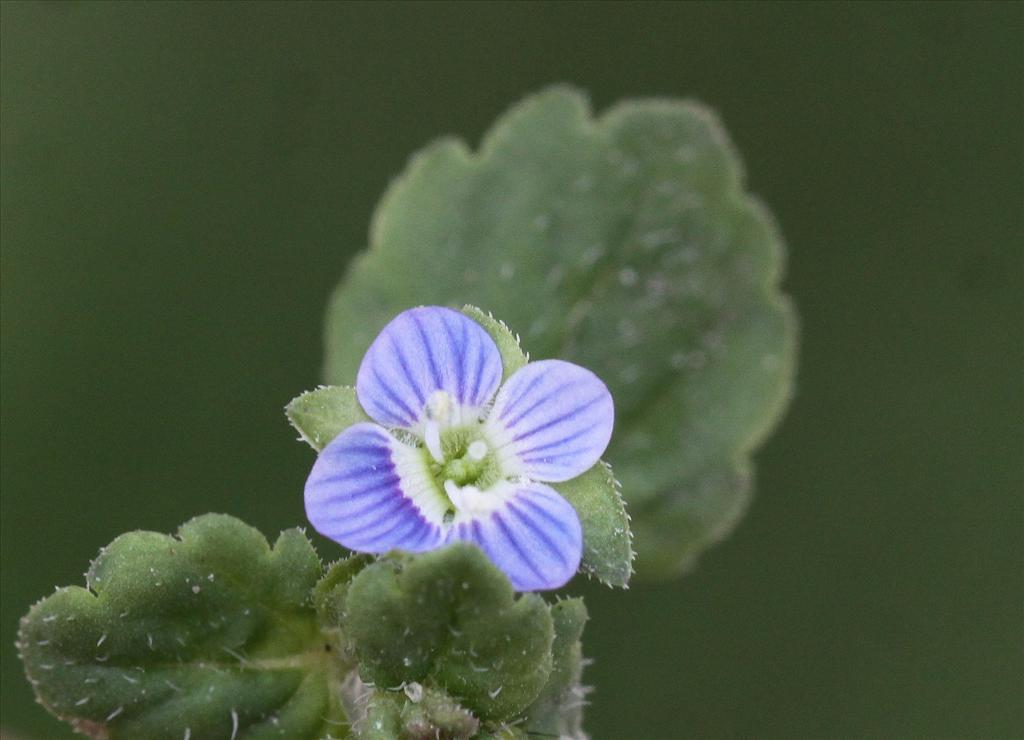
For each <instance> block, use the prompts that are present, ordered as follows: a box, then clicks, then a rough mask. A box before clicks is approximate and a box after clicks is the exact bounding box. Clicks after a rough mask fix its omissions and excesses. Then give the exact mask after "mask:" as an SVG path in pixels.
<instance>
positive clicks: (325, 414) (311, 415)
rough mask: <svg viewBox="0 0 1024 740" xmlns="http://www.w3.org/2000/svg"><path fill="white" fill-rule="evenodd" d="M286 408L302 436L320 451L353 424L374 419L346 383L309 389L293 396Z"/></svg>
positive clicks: (289, 418)
mask: <svg viewBox="0 0 1024 740" xmlns="http://www.w3.org/2000/svg"><path fill="white" fill-rule="evenodd" d="M284 412H285V415H286V416H287V417H288V421H289V422H290V423H291V425H292V426H293V427H295V430H296V431H297V432H298V433H299V436H300V437H301V438H302V440H303V441H304V442H306V443H307V444H308V445H309V446H310V447H312V448H313V449H314V450H316V451H317V452H319V451H320V450H322V449H323V448H324V447H326V446H327V444H328V443H329V442H330V441H331V440H332V439H334V438H335V437H337V436H338V435H339V434H341V432H343V431H344V430H346V429H348V428H349V427H350V426H352V425H353V424H358V423H359V422H361V421H371V419H370V417H369V416H367V415H366V412H365V411H363V407H362V406H360V405H359V399H358V398H356V389H355V388H351V387H349V386H345V385H323V386H320V387H319V388H317V389H316V390H314V391H306V392H305V393H303V394H302V395H300V396H298V397H297V398H294V399H292V401H291V402H290V403H289V404H288V405H287V406H285V407H284Z"/></svg>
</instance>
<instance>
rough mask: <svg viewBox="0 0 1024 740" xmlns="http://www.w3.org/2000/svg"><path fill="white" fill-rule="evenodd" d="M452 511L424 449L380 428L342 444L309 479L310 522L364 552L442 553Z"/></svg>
mask: <svg viewBox="0 0 1024 740" xmlns="http://www.w3.org/2000/svg"><path fill="white" fill-rule="evenodd" d="M448 506H449V504H448V501H447V499H446V498H445V497H444V495H443V494H442V493H441V492H440V491H439V490H438V488H437V484H436V483H435V482H434V480H433V478H432V476H431V475H430V471H429V469H428V467H427V461H426V458H425V457H424V452H423V450H419V449H416V448H414V447H410V446H409V445H406V444H404V443H402V442H400V441H399V440H397V439H395V438H394V437H393V436H392V435H391V433H390V432H388V431H387V430H385V429H383V428H381V427H379V426H377V425H376V424H370V423H365V422H364V423H360V424H355V425H353V426H351V427H349V428H348V429H346V430H345V431H343V432H342V433H341V434H339V435H338V436H337V437H335V438H334V440H333V441H331V443H330V444H328V445H327V446H326V447H325V448H324V449H323V451H322V452H321V453H320V455H319V457H317V459H316V462H315V463H314V464H313V470H312V471H311V472H310V474H309V478H308V479H307V480H306V516H307V518H308V519H309V521H310V523H311V524H312V525H313V527H314V528H315V529H316V531H318V532H319V533H320V534H322V535H324V536H325V537H329V538H330V539H332V540H334V541H335V542H338V543H340V544H342V545H344V546H345V547H347V548H349V549H350V550H355V551H357V552H372V553H381V552H387V551H388V550H393V549H398V550H409V551H411V552H423V551H425V550H431V549H433V548H435V547H438V546H439V545H440V544H441V543H442V542H443V540H444V525H443V522H444V516H445V512H446V511H447V509H448Z"/></svg>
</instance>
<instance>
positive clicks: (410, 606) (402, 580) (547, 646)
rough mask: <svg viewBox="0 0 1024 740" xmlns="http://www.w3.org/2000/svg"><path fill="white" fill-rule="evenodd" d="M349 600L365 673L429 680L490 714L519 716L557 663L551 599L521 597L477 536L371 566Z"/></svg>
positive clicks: (389, 682) (350, 624) (374, 678)
mask: <svg viewBox="0 0 1024 740" xmlns="http://www.w3.org/2000/svg"><path fill="white" fill-rule="evenodd" d="M345 610H346V617H345V619H344V621H343V629H344V630H345V631H346V632H347V633H348V634H349V635H350V636H351V638H352V639H353V641H354V642H355V644H356V651H357V653H358V656H359V661H360V669H359V672H360V676H361V677H362V679H363V681H365V682H367V683H372V684H374V685H375V686H378V687H386V688H392V689H397V688H398V687H401V686H404V685H408V684H410V683H412V682H417V683H424V682H428V681H429V683H430V685H432V686H436V687H438V688H440V689H442V690H444V691H445V692H446V693H448V694H449V695H450V696H453V697H458V698H459V701H460V703H461V704H462V706H464V707H465V708H467V709H469V710H470V711H471V712H473V714H475V715H476V716H477V717H479V718H480V719H481V720H485V721H490V722H495V721H504V720H507V719H511V718H513V717H515V716H516V715H517V714H518V713H519V712H521V711H522V710H524V709H525V708H526V707H527V706H529V705H530V703H531V702H533V701H534V699H536V698H537V696H538V694H539V693H540V691H541V689H542V688H543V687H544V685H545V683H546V682H547V680H548V677H549V675H550V673H551V661H552V658H551V643H552V640H553V637H554V633H553V627H552V622H551V615H550V613H549V610H548V606H547V604H545V603H544V600H543V599H541V598H540V597H539V596H537V595H535V594H524V595H522V596H519V597H516V595H515V594H514V593H513V591H512V586H511V585H510V584H509V582H508V579H507V578H505V576H504V575H502V573H501V571H499V570H498V569H497V568H496V567H495V566H494V565H493V564H492V563H491V562H490V561H489V560H488V559H487V557H486V556H485V555H484V554H483V552H481V551H480V550H479V549H478V548H476V547H475V546H472V545H468V544H454V545H450V546H448V547H445V548H443V549H441V550H435V551H433V552H430V553H426V554H423V555H418V556H407V555H405V556H394V557H390V558H384V559H382V560H380V561H378V562H376V563H374V564H373V565H370V566H368V567H367V568H365V569H364V570H362V571H361V572H360V573H359V575H357V576H356V577H355V578H354V579H353V581H352V584H351V586H350V587H349V589H348V595H347V597H346V603H345Z"/></svg>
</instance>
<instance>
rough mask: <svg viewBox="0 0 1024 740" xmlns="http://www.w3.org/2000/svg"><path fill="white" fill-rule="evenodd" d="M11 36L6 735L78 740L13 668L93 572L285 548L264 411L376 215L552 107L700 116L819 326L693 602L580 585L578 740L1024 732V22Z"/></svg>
mask: <svg viewBox="0 0 1024 740" xmlns="http://www.w3.org/2000/svg"><path fill="white" fill-rule="evenodd" d="M2 14H3V17H2V42H3V43H2V95H0V101H2V109H3V147H2V183H3V190H2V224H3V233H2V237H3V253H2V260H3V261H2V280H3V288H2V298H3V312H2V329H3V335H2V338H3V383H2V393H3V395H2V406H3V427H2V443H3V449H2V455H3V466H2V493H3V497H2V503H3V510H2V528H3V529H2V564H3V585H2V593H3V600H2V622H0V642H2V645H3V673H2V678H3V725H4V726H5V727H6V728H7V730H8V731H10V732H14V733H15V734H19V735H22V736H29V737H40V738H43V737H46V738H50V737H63V735H61V734H60V731H59V728H58V726H57V724H56V723H55V722H54V721H52V720H50V719H49V718H48V717H47V716H46V715H45V714H44V712H43V711H42V710H41V709H40V708H38V707H36V706H35V705H33V704H32V701H31V693H30V691H29V687H28V684H27V683H25V682H24V680H23V679H22V677H21V673H20V667H19V665H18V663H17V660H16V657H15V655H14V650H13V648H12V642H13V640H14V634H15V629H16V623H17V619H18V617H19V616H20V615H21V614H22V613H23V612H24V611H25V610H26V609H27V607H28V605H29V604H30V603H31V602H32V601H34V600H35V599H37V598H39V597H40V596H43V595H44V594H46V593H47V592H49V591H50V590H52V588H53V586H54V584H67V583H80V582H81V573H82V571H83V570H84V569H85V567H86V565H87V563H88V561H89V559H90V558H91V557H93V556H94V555H95V554H96V552H97V549H98V548H99V546H100V545H103V544H105V543H106V542H108V541H109V540H110V539H112V538H113V537H114V536H115V535H117V534H118V533H120V532H122V531H124V530H128V529H133V528H139V527H141V528H151V529H156V530H162V531H170V530H173V529H174V528H175V527H176V526H177V525H178V524H179V523H180V522H182V521H184V520H185V519H187V518H189V517H191V516H192V515H194V514H197V513H200V512H205V511H208V510H216V511H226V512H229V513H232V514H236V515H238V516H240V517H242V518H243V519H245V520H247V521H249V522H251V523H253V524H255V525H257V526H259V527H260V528H262V529H263V530H264V531H265V532H267V533H274V532H276V531H277V530H278V529H280V528H282V527H284V526H290V525H293V524H298V523H302V521H303V512H302V500H301V489H302V484H303V481H304V478H305V475H306V472H307V470H308V468H309V465H310V463H311V460H312V457H311V454H310V451H309V450H308V449H306V448H305V447H304V446H303V445H301V444H298V443H296V442H295V441H294V437H295V435H294V433H293V432H292V431H291V430H290V429H289V428H288V427H287V425H286V424H285V422H284V418H283V416H282V413H281V408H282V406H283V405H284V403H285V402H286V401H288V400H289V399H290V398H291V397H292V396H294V395H295V394H297V393H298V392H300V391H302V390H304V389H307V388H310V387H312V386H314V385H315V384H316V383H317V382H318V380H319V369H320V362H321V324H322V318H323V313H324V308H325V305H326V300H327V296H328V294H329V292H330V290H331V288H332V287H333V286H334V284H335V283H336V281H337V280H338V278H339V277H340V276H341V274H342V272H343V270H344V268H345V265H346V264H347V262H348V260H349V259H350V258H351V256H352V254H353V253H354V252H355V251H356V250H358V249H360V248H361V247H362V245H363V244H364V241H365V234H366V230H367V224H368V221H369V217H370V214H371V212H372V209H373V207H374V204H375V202H376V200H377V198H378V196H379V195H380V194H381V192H382V191H383V189H384V188H385V186H386V185H387V183H388V181H389V179H390V178H391V177H393V176H394V175H396V174H397V173H398V172H399V171H400V170H401V168H402V167H403V164H404V162H405V160H406V158H407V157H408V156H409V155H410V154H411V153H412V152H413V151H414V150H415V149H416V148H418V147H420V146H421V145H423V144H424V143H425V142H427V141H428V140H430V139H432V138H434V137H436V136H438V135H440V134H444V133H456V134H459V135H463V136H465V137H468V138H469V139H470V140H471V141H474V142H475V141H476V140H478V137H479V135H480V134H481V133H482V132H483V130H484V129H485V128H486V127H487V126H488V124H489V123H490V122H491V121H492V120H493V119H494V118H495V116H496V115H498V114H499V113H500V112H501V111H502V110H503V109H504V108H505V107H507V106H508V105H509V104H511V103H512V102H513V101H515V100H516V99H518V98H519V97H520V96H522V95H523V94H524V93H527V92H529V91H532V90H535V89H537V88H538V87H541V86H543V85H544V84H547V83H549V82H553V81H571V82H574V83H576V84H578V85H580V86H582V87H584V88H586V89H587V90H589V92H590V93H591V95H592V97H593V100H594V103H595V105H596V106H598V107H599V108H603V107H605V106H607V105H609V104H611V103H612V102H614V101H616V100H618V99H620V98H623V97H635V96H641V95H668V96H693V97H697V98H700V99H702V100H704V101H705V102H707V103H709V104H710V105H712V106H714V107H715V108H717V109H718V110H719V111H720V113H721V115H722V117H723V118H724V121H725V123H726V125H727V127H728V128H729V130H730V132H731V133H732V136H733V137H734V139H735V141H736V143H737V144H738V146H739V148H740V150H741V151H742V154H743V156H744V158H745V160H746V163H747V166H748V170H749V173H750V184H751V188H752V189H753V190H754V191H755V192H757V193H759V194H760V195H761V196H763V198H764V199H765V200H766V201H767V202H768V204H769V205H770V206H771V208H772V209H773V210H774V212H775V214H776V215H777V217H778V220H779V222H780V223H781V225H782V229H783V232H784V233H785V235H786V237H787V240H788V242H789V244H790V260H789V274H788V278H787V281H786V287H787V289H788V291H790V292H791V293H792V295H793V296H794V297H795V300H796V303H797V305H798V307H799V309H800V312H801V316H802V323H803V336H802V350H801V366H800V376H799V379H798V386H797V394H796V397H795V400H794V403H793V405H792V407H791V409H790V413H789V415H788V416H787V418H786V419H785V421H784V423H783V424H782V426H781V427H780V428H779V430H778V433H777V434H776V435H775V436H774V438H772V440H771V441H770V442H769V443H768V444H767V445H766V446H765V448H764V449H763V450H762V451H761V452H760V454H759V455H758V457H757V460H758V464H759V476H758V489H759V490H758V494H757V497H756V500H755V502H754V504H753V507H752V509H751V511H750V512H749V515H748V516H747V518H746V519H745V520H744V521H743V522H742V524H741V525H740V527H739V529H738V531H737V532H736V533H735V534H734V535H733V537H731V538H730V539H729V540H727V541H726V542H725V543H724V544H722V545H720V546H719V547H718V548H716V549H715V550H713V551H712V552H711V553H709V554H708V555H707V556H706V557H704V559H703V560H702V561H701V563H700V565H699V567H698V568H697V570H696V571H695V572H694V573H692V574H691V575H689V576H688V577H687V578H685V579H683V580H679V581H677V582H672V583H665V584H660V585H651V584H640V585H637V586H635V587H634V588H633V589H631V590H630V591H628V592H610V591H607V590H599V589H590V590H589V591H588V601H589V605H590V609H591V612H592V615H593V619H592V621H591V623H590V625H589V626H588V632H587V635H586V646H587V652H588V654H589V655H590V656H592V657H593V658H595V660H596V662H595V664H594V665H593V666H592V667H591V668H590V669H589V670H588V672H587V678H588V679H589V681H590V682H591V683H593V684H595V685H596V687H597V690H596V692H595V693H594V694H593V695H592V697H591V698H592V700H593V702H594V704H593V706H592V707H591V709H590V711H589V715H588V727H589V729H590V731H591V732H592V733H593V735H594V736H595V738H596V739H597V740H602V739H611V738H619V739H638V738H639V739H641V740H643V739H648V738H649V739H655V738H659V739H660V738H684V737H721V738H760V737H765V738H827V737H835V738H855V737H871V738H892V737H900V738H902V737H906V738H939V737H967V738H1003V737H1007V738H1008V737H1020V736H1022V735H1024V716H1022V708H1021V698H1022V688H1024V639H1022V635H1024V633H1022V622H1021V616H1022V603H1024V592H1022V589H1024V553H1022V532H1024V508H1022V490H1024V481H1022V477H1024V460H1022V450H1024V443H1022V434H1021V431H1022V420H1024V398H1022V373H1021V369H1022V365H1021V361H1022V350H1024V337H1022V310H1021V309H1022V301H1021V297H1022V288H1024V281H1022V277H1024V265H1022V253H1021V246H1022V234H1024V228H1022V203H1024V186H1022V169H1024V167H1022V152H1024V137H1022V131H1024V127H1022V123H1024V111H1022V89H1024V74H1022V66H1024V65H1022V62H1024V30H1022V29H1024V5H1021V4H1011V3H1006V4H983V3H975V4H963V5H960V4H951V3H946V4H838V3H831V4H815V5H789V4H781V5H780V4H756V5H746V4H679V5H674V4H671V5H670V4H657V5H642V4H614V3H601V4H585V3H572V4H501V3H484V4H468V3H466V4H439V3H431V4H415V5H402V4H339V5H331V4H300V3H288V4H274V3H258V4H200V3H189V4H157V3H139V4H129V3H119V4H65V3H56V2H49V3H20V2H18V3H15V2H6V3H4V4H3V8H2ZM319 544H320V545H321V551H322V552H323V553H324V555H328V556H329V555H331V554H332V548H331V546H330V545H329V544H326V543H324V542H323V541H321V542H320V543H319Z"/></svg>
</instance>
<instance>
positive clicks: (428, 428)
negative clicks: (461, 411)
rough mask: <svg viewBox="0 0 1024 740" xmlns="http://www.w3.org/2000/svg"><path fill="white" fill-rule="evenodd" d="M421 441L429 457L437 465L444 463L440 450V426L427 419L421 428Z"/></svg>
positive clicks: (442, 451) (442, 453) (442, 452)
mask: <svg viewBox="0 0 1024 740" xmlns="http://www.w3.org/2000/svg"><path fill="white" fill-rule="evenodd" d="M423 441H424V442H425V443H426V445H427V450H429V451H430V456H431V457H432V458H434V461H435V462H437V463H443V462H444V450H442V449H441V425H440V424H438V423H437V422H436V421H434V420H433V419H428V420H427V423H426V424H425V425H424V427H423Z"/></svg>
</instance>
